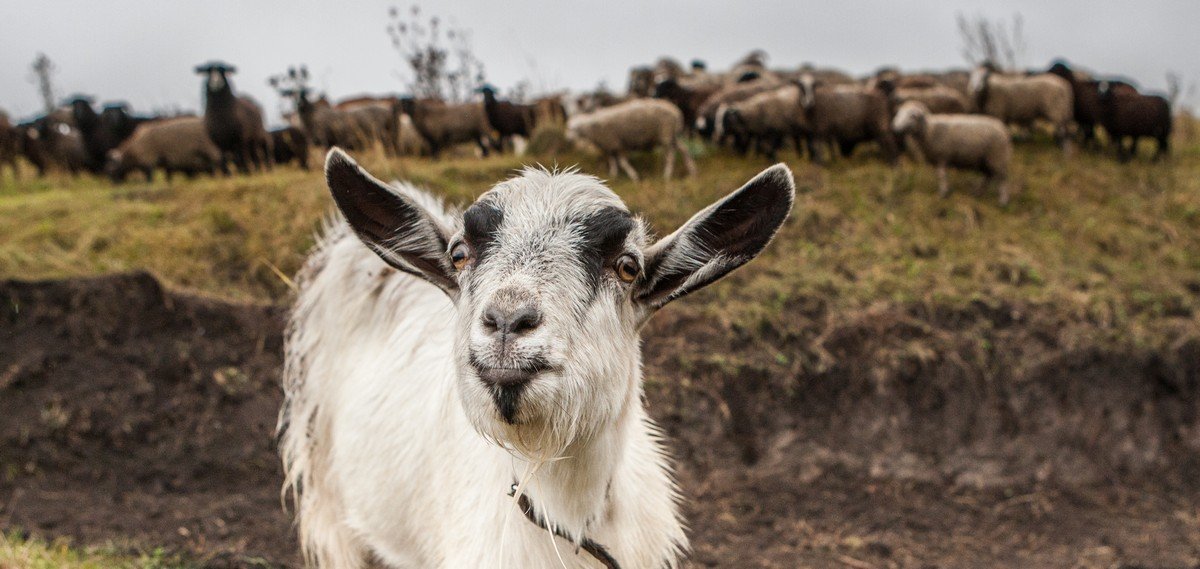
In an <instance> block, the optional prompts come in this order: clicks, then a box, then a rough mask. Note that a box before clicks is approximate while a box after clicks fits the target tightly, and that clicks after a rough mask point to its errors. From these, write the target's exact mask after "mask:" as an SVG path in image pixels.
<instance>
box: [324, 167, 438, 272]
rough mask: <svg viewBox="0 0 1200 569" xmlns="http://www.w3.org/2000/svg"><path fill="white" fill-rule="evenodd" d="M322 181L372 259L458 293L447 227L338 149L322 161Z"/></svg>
mask: <svg viewBox="0 0 1200 569" xmlns="http://www.w3.org/2000/svg"><path fill="white" fill-rule="evenodd" d="M325 181H326V183H328V184H329V192H330V193H331V194H333V201H334V203H336V204H337V207H338V209H339V210H341V212H342V215H344V216H346V221H347V222H348V223H349V224H350V228H351V229H353V230H354V233H356V234H357V235H358V238H359V239H362V242H363V243H365V244H366V245H367V247H368V248H370V249H371V250H372V251H374V252H375V254H376V255H379V257H380V258H382V259H383V260H384V261H386V262H387V264H389V265H391V266H393V267H395V268H397V269H400V270H402V271H404V272H406V273H410V274H413V275H416V276H419V277H421V278H423V279H425V280H427V281H429V282H431V283H433V284H435V285H437V286H438V287H439V288H441V289H442V290H444V291H446V293H447V294H450V295H451V296H453V295H454V294H455V293H456V292H457V290H458V281H457V279H455V277H454V274H455V271H454V267H453V266H452V265H451V264H450V260H449V258H448V257H447V255H446V248H447V241H448V240H449V238H450V228H448V227H445V226H444V225H443V224H442V223H440V222H439V221H438V220H437V218H435V217H434V216H433V215H430V213H429V212H428V211H426V210H425V208H424V207H422V206H421V205H420V204H418V203H416V202H415V201H413V200H412V199H410V198H409V197H407V196H404V195H402V194H400V193H398V192H396V191H395V190H393V189H392V188H390V187H388V185H387V184H384V183H383V182H380V181H379V180H378V179H376V178H375V177H374V176H372V175H370V174H368V173H367V172H366V170H363V169H362V168H361V167H359V165H358V164H357V163H355V162H354V160H353V159H351V158H350V157H349V156H347V155H346V153H345V152H342V150H341V149H339V148H334V149H332V150H330V151H329V156H328V157H327V158H326V159H325Z"/></svg>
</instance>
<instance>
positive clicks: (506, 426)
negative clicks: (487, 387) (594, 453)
mask: <svg viewBox="0 0 1200 569" xmlns="http://www.w3.org/2000/svg"><path fill="white" fill-rule="evenodd" d="M473 407H474V409H473V412H472V411H468V413H467V415H468V416H469V417H470V420H471V423H472V425H473V426H474V427H475V430H476V431H477V432H478V433H479V434H480V435H481V436H483V437H484V438H485V439H487V440H488V441H489V442H491V443H493V444H496V445H499V446H501V447H504V448H505V449H508V450H509V451H510V452H513V453H514V454H516V455H518V456H520V457H522V458H524V459H527V460H530V461H534V462H536V461H542V460H549V459H553V458H556V457H558V456H560V455H562V453H563V451H564V450H565V449H567V448H569V447H570V446H571V445H572V443H574V441H575V439H576V438H577V436H578V433H577V432H576V428H577V425H576V424H573V423H571V422H564V421H563V420H562V419H563V418H562V417H557V416H555V414H553V413H547V412H545V410H543V409H542V408H540V406H538V405H536V404H529V403H528V402H525V403H524V404H522V405H521V407H520V409H519V410H518V411H517V413H516V414H515V415H513V416H512V417H509V418H505V417H504V416H503V415H502V414H501V413H500V411H499V409H498V408H497V407H496V405H494V404H491V402H490V401H488V402H487V404H483V402H480V404H479V405H474V406H473Z"/></svg>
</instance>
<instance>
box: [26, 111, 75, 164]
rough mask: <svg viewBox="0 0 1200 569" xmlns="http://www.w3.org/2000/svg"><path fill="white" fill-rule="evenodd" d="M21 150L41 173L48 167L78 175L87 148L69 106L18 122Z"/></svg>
mask: <svg viewBox="0 0 1200 569" xmlns="http://www.w3.org/2000/svg"><path fill="white" fill-rule="evenodd" d="M17 129H18V131H19V133H20V140H21V142H20V148H21V153H22V154H24V156H25V158H26V159H28V160H29V161H30V162H31V163H32V164H33V166H34V167H35V168H36V169H37V172H38V175H39V176H44V175H45V174H46V171H47V170H49V169H50V168H51V167H55V168H60V169H62V170H65V171H67V172H70V173H71V175H78V174H79V172H80V171H82V170H84V169H86V167H87V148H86V147H85V145H84V141H83V136H82V135H81V134H80V133H79V129H78V128H75V123H74V119H73V117H72V113H71V110H70V109H69V108H59V109H55V110H54V111H52V112H50V113H49V114H47V115H44V116H42V117H39V118H37V119H35V120H33V121H31V122H28V123H22V124H20V125H17Z"/></svg>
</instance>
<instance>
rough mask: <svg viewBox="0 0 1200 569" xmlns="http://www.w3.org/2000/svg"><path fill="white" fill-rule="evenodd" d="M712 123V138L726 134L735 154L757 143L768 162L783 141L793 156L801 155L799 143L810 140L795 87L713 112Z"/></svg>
mask: <svg viewBox="0 0 1200 569" xmlns="http://www.w3.org/2000/svg"><path fill="white" fill-rule="evenodd" d="M716 122H717V129H716V132H715V138H717V139H720V138H722V137H723V135H724V134H725V133H726V132H729V134H730V135H732V136H733V138H734V140H735V143H734V146H735V148H737V149H738V151H739V152H745V151H746V149H747V148H748V147H749V145H750V143H751V142H752V141H758V143H759V146H760V149H761V150H763V151H764V153H765V154H766V155H767V157H768V158H770V160H771V161H772V162H774V161H775V153H776V152H777V151H778V150H779V147H780V146H782V144H783V140H784V138H791V139H792V140H793V141H794V142H795V145H796V153H797V154H801V155H803V153H804V146H803V142H802V141H804V140H808V139H809V137H810V136H811V128H810V127H809V124H808V122H807V121H806V120H805V116H804V113H803V112H801V110H800V88H799V87H797V86H796V85H785V86H783V87H779V88H776V89H773V90H771V91H766V92H763V93H759V94H757V95H754V96H753V97H750V98H749V99H746V100H745V101H740V102H736V103H732V104H729V105H726V106H724V107H722V109H721V110H719V111H718V112H717V119H716ZM810 146H811V145H810Z"/></svg>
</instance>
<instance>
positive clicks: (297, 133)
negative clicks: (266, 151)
mask: <svg viewBox="0 0 1200 569" xmlns="http://www.w3.org/2000/svg"><path fill="white" fill-rule="evenodd" d="M270 135H271V153H272V156H271V157H272V159H274V161H275V163H276V164H279V165H282V164H289V163H291V162H292V161H295V162H296V163H297V164H299V165H300V167H301V168H303V169H305V170H308V146H309V143H308V135H307V134H304V129H302V128H298V127H294V126H285V127H282V128H277V129H275V130H272V131H271V132H270Z"/></svg>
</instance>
